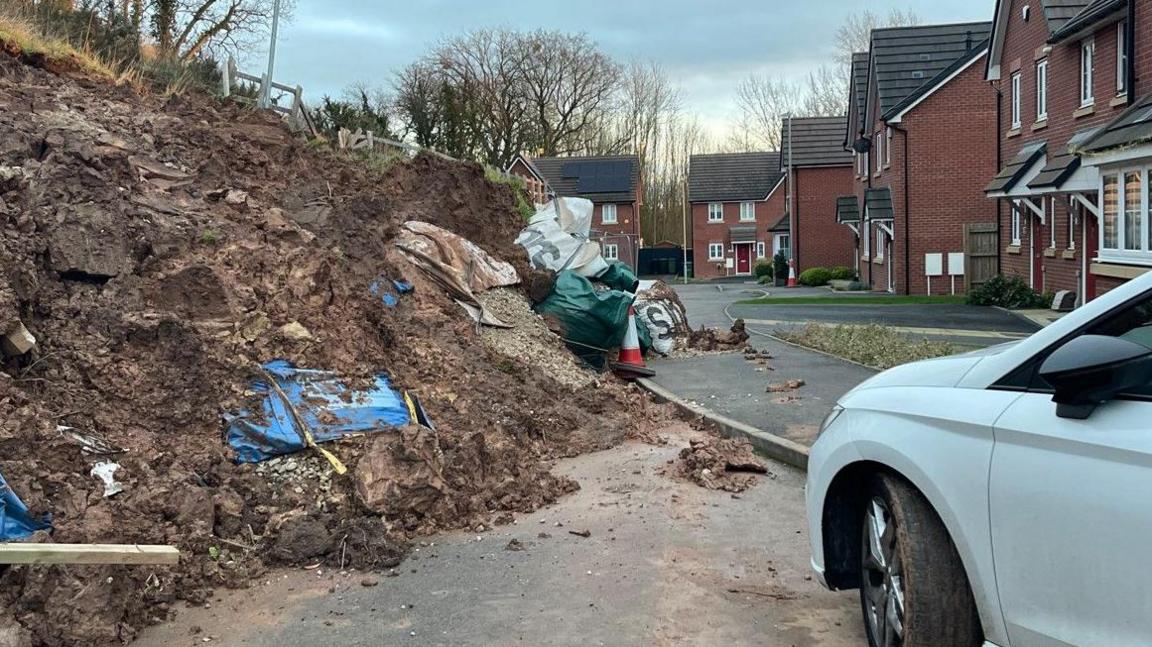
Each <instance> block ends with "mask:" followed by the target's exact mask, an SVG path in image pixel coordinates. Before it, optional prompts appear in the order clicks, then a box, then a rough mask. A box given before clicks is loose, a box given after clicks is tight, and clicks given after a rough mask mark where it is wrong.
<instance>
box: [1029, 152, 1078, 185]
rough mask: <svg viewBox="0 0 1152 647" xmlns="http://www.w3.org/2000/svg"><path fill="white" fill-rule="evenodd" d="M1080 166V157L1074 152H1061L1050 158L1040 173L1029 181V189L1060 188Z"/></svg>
mask: <svg viewBox="0 0 1152 647" xmlns="http://www.w3.org/2000/svg"><path fill="white" fill-rule="evenodd" d="M1078 168H1080V157H1079V156H1078V155H1073V154H1072V153H1060V154H1059V155H1053V156H1052V157H1050V158H1049V159H1048V163H1047V164H1045V165H1044V168H1042V169H1040V173H1039V174H1038V175H1037V176H1036V177H1035V178H1033V179H1032V181H1031V182H1029V183H1028V188H1029V189H1058V188H1060V185H1061V184H1064V181H1065V180H1067V179H1068V178H1070V177H1072V174H1073V173H1075V172H1076V169H1078Z"/></svg>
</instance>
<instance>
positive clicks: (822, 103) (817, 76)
mask: <svg viewBox="0 0 1152 647" xmlns="http://www.w3.org/2000/svg"><path fill="white" fill-rule="evenodd" d="M847 96H848V77H847V76H846V75H845V74H842V73H841V70H840V69H838V68H837V67H833V66H831V65H827V64H825V65H821V66H820V67H818V68H816V69H815V70H812V71H811V72H809V73H808V79H807V81H806V82H805V88H804V95H803V100H802V102H801V105H800V113H801V114H803V115H805V116H808V117H832V116H835V115H842V114H844V113H845V111H846V108H845V97H847Z"/></svg>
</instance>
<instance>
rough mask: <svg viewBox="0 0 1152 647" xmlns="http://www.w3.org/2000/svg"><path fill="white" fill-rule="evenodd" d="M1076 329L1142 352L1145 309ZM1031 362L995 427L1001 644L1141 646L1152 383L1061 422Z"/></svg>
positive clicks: (1147, 602)
mask: <svg viewBox="0 0 1152 647" xmlns="http://www.w3.org/2000/svg"><path fill="white" fill-rule="evenodd" d="M1079 334H1104V335H1109V336H1116V337H1123V338H1126V339H1129V340H1131V341H1135V342H1137V343H1140V344H1143V345H1144V346H1148V347H1152V302H1150V301H1149V300H1148V299H1147V298H1142V300H1141V301H1138V302H1136V303H1134V304H1133V305H1131V306H1128V307H1125V308H1122V309H1119V311H1118V312H1116V313H1110V314H1109V315H1107V316H1106V317H1104V318H1103V319H1102V320H1101V321H1100V322H1098V323H1094V324H1091V325H1090V326H1089V327H1086V328H1085V329H1084V330H1082V331H1079V332H1078V333H1077V335H1079ZM1075 336H1076V335H1073V337H1075ZM1071 338H1072V337H1070V338H1069V339H1065V340H1063V342H1062V343H1061V344H1058V345H1057V346H1055V347H1053V348H1051V349H1048V352H1049V353H1050V352H1051V351H1053V350H1055V348H1057V347H1059V345H1062V344H1063V343H1067V342H1068V341H1070V340H1071ZM1043 359H1044V357H1043V356H1041V357H1037V358H1035V360H1034V361H1033V362H1032V364H1031V366H1028V365H1026V366H1025V367H1023V368H1024V374H1025V375H1027V377H1025V378H1024V379H1025V381H1026V382H1027V385H1026V387H1025V389H1024V390H1025V391H1026V392H1025V393H1024V394H1023V395H1022V396H1021V397H1020V398H1019V399H1017V400H1016V401H1015V402H1014V403H1013V404H1012V405H1011V406H1010V407H1009V408H1008V409H1007V410H1005V412H1004V413H1003V414H1002V415H1001V416H1000V418H999V419H998V420H997V421H996V425H995V446H994V448H993V453H992V463H991V471H990V475H989V484H988V488H989V520H990V525H991V529H992V549H993V555H994V560H995V569H996V583H997V587H998V589H999V592H1000V600H1001V608H1002V611H1003V614H1004V620H1005V623H1006V625H1007V628H1008V637H1009V639H1010V640H1011V644H1012V647H1032V646H1038V647H1049V646H1053V645H1060V646H1066V645H1077V646H1091V645H1149V644H1152V584H1150V582H1152V380H1149V384H1148V385H1147V386H1145V387H1141V388H1136V389H1133V392H1132V393H1129V394H1126V395H1122V396H1120V397H1119V398H1117V399H1114V400H1112V401H1110V402H1106V403H1104V404H1102V405H1100V406H1099V407H1097V408H1096V409H1095V410H1094V411H1093V412H1092V413H1091V414H1090V415H1089V416H1088V417H1087V418H1086V419H1083V420H1076V419H1071V418H1061V417H1059V416H1057V415H1056V404H1055V403H1054V402H1052V391H1051V387H1050V386H1048V385H1047V383H1046V382H1044V381H1043V379H1042V378H1039V376H1038V371H1039V366H1040V364H1041V362H1042V360H1043ZM1029 373H1030V375H1029ZM1017 379H1019V378H1017Z"/></svg>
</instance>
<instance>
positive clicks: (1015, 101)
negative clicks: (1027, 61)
mask: <svg viewBox="0 0 1152 647" xmlns="http://www.w3.org/2000/svg"><path fill="white" fill-rule="evenodd" d="M1019 127H1020V73H1019V72H1017V73H1015V74H1013V75H1012V129H1013V130H1015V129H1017V128H1019Z"/></svg>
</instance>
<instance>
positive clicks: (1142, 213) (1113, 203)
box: [1100, 167, 1152, 263]
mask: <svg viewBox="0 0 1152 647" xmlns="http://www.w3.org/2000/svg"><path fill="white" fill-rule="evenodd" d="M1150 182H1152V168H1149V167H1142V168H1135V169H1124V170H1121V171H1116V172H1111V173H1105V174H1104V175H1103V176H1102V177H1101V182H1100V214H1101V228H1100V257H1101V258H1102V259H1108V258H1111V259H1112V260H1117V261H1120V262H1123V261H1125V260H1128V261H1133V260H1135V261H1141V262H1145V263H1152V228H1150V227H1149V213H1148V209H1149V200H1150V199H1149V183H1150Z"/></svg>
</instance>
